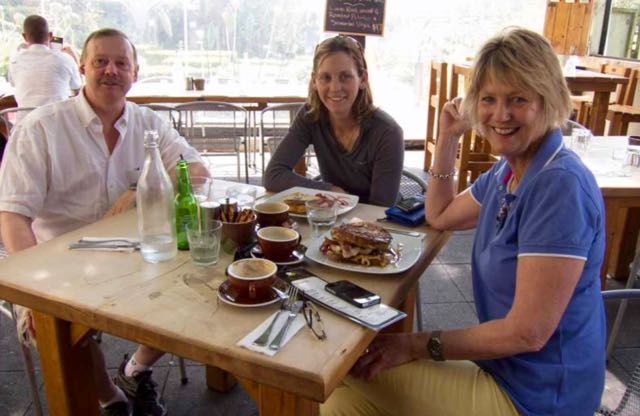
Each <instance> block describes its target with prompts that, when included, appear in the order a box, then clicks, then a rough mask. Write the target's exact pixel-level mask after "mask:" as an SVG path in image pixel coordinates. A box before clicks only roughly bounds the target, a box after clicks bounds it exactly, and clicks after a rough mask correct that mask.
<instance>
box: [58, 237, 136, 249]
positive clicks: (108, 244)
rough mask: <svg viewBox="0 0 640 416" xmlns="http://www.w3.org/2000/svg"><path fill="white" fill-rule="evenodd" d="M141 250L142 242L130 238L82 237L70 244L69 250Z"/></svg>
mask: <svg viewBox="0 0 640 416" xmlns="http://www.w3.org/2000/svg"><path fill="white" fill-rule="evenodd" d="M139 248H140V242H139V241H138V240H137V239H135V238H128V237H82V238H81V239H80V240H78V242H77V243H71V244H69V250H90V251H124V252H133V251H135V250H137V249H139Z"/></svg>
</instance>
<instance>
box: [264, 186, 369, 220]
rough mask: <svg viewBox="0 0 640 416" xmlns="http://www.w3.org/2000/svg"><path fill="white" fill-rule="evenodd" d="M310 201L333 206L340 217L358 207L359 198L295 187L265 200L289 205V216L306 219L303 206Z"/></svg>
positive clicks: (305, 211) (305, 210)
mask: <svg viewBox="0 0 640 416" xmlns="http://www.w3.org/2000/svg"><path fill="white" fill-rule="evenodd" d="M311 200H317V201H319V202H320V203H322V204H326V205H327V206H332V205H335V206H336V207H337V208H336V213H337V214H338V215H342V214H344V213H347V212H349V211H351V210H352V209H353V208H355V206H356V205H358V200H359V198H358V196H357V195H350V194H343V193H340V192H330V191H321V190H318V189H311V188H304V187H302V186H295V187H293V188H290V189H287V190H286V191H282V192H279V193H277V194H275V195H272V196H271V197H270V198H268V199H267V201H269V202H284V203H285V204H287V205H289V215H290V216H292V217H300V218H306V217H307V209H306V207H305V205H304V204H305V203H306V202H307V201H311Z"/></svg>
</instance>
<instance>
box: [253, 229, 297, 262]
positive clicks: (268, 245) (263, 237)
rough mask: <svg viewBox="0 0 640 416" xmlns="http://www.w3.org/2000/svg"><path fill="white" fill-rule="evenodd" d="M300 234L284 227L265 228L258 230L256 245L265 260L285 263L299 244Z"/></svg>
mask: <svg viewBox="0 0 640 416" xmlns="http://www.w3.org/2000/svg"><path fill="white" fill-rule="evenodd" d="M300 239H301V238H300V233H298V232H297V231H296V230H292V229H291V228H286V227H265V228H261V229H259V230H258V243H259V244H260V248H261V249H262V255H263V257H264V258H265V259H269V260H271V261H276V262H285V261H287V260H289V259H290V258H291V255H292V254H293V251H294V250H295V249H296V247H298V244H300Z"/></svg>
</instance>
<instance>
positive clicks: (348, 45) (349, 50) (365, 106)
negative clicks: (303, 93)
mask: <svg viewBox="0 0 640 416" xmlns="http://www.w3.org/2000/svg"><path fill="white" fill-rule="evenodd" d="M337 52H344V53H346V54H347V55H349V56H350V57H351V59H353V62H354V63H355V64H356V71H357V72H358V76H359V77H362V76H363V75H364V74H365V72H366V71H367V61H366V60H365V59H364V51H363V50H362V45H360V43H359V42H358V41H357V40H355V39H354V38H352V37H349V36H342V35H338V36H334V37H332V38H329V39H325V40H324V41H322V42H321V43H319V44H318V46H316V50H315V52H314V54H313V72H312V74H311V79H310V80H309V95H308V96H307V104H308V105H309V111H308V112H307V116H308V117H309V118H310V119H311V120H312V121H318V120H319V119H320V113H321V112H322V111H327V109H326V108H325V106H324V104H322V101H320V97H319V96H318V91H316V89H315V88H314V85H313V83H314V81H313V80H314V78H315V75H316V74H317V72H318V67H320V64H321V63H322V61H323V60H324V59H325V58H326V57H327V56H329V55H331V54H333V53H337ZM351 110H352V112H353V116H354V117H355V118H356V120H358V122H360V121H362V120H363V119H364V118H365V117H367V116H368V115H370V114H371V113H372V112H373V111H374V110H375V107H374V106H373V96H372V95H371V87H370V86H369V82H363V83H362V85H361V88H360V90H359V91H358V95H357V96H356V100H355V101H354V103H353V107H352V108H351Z"/></svg>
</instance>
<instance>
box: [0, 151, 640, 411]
mask: <svg viewBox="0 0 640 416" xmlns="http://www.w3.org/2000/svg"><path fill="white" fill-rule="evenodd" d="M422 154H423V153H422V152H407V156H406V159H405V165H406V166H408V167H411V168H413V169H412V170H413V171H414V172H416V173H418V172H421V169H420V168H419V166H420V165H421V162H422ZM215 163H216V165H215V166H213V167H212V171H213V173H214V175H216V177H222V176H227V177H232V176H233V175H234V167H233V166H231V165H229V168H228V169H227V167H226V165H225V164H224V163H221V162H220V158H216V161H215ZM227 170H228V172H227ZM259 181H260V175H259V173H258V172H255V171H254V172H253V174H252V177H251V182H255V183H259ZM473 237H474V232H473V231H465V232H456V233H453V235H452V236H451V238H450V240H449V241H448V243H447V244H446V245H445V246H444V248H443V249H442V251H441V252H440V254H439V255H438V257H437V259H436V260H434V262H433V263H432V265H431V266H430V267H429V268H428V269H427V270H426V272H425V273H424V274H423V275H422V277H421V279H420V299H421V306H422V308H421V309H422V316H420V317H418V319H419V320H420V321H421V322H422V325H423V328H425V329H435V328H440V329H447V328H457V327H463V326H468V325H472V324H474V323H476V322H477V317H476V313H475V308H474V305H473V289H472V285H471V266H470V253H471V248H472V244H473ZM622 286H623V283H621V282H616V281H611V282H608V288H620V287H622ZM637 286H638V285H637ZM606 307H607V316H608V320H609V324H611V322H612V320H613V317H614V316H615V312H616V310H617V309H616V308H617V303H616V302H610V303H608V304H607V305H606ZM324 313H329V312H324ZM638 316H640V302H635V303H633V302H631V303H630V304H629V308H628V309H627V312H626V315H625V319H624V322H623V324H622V330H621V332H620V333H619V335H618V338H617V343H616V345H617V347H616V349H615V350H614V352H613V354H612V357H611V359H610V360H609V363H608V372H607V389H606V392H605V402H606V403H607V404H608V405H610V406H614V407H615V405H616V404H617V403H618V401H619V399H620V397H621V395H622V393H623V391H624V383H626V382H627V381H628V380H629V377H630V375H631V373H632V371H633V369H634V368H635V367H636V365H638V363H640V321H639V320H638V319H637V317H638ZM328 336H331V330H330V328H329V329H328ZM102 348H103V351H104V352H105V355H106V360H107V365H108V367H109V369H110V370H111V371H112V372H113V373H114V374H115V371H116V369H117V367H118V366H119V364H120V363H121V361H122V360H123V356H124V354H126V353H132V352H133V351H134V350H135V345H134V344H133V343H131V342H128V341H125V340H122V339H118V338H115V337H112V336H109V335H107V334H104V336H103V338H102ZM282 353H286V350H285V351H283V352H282ZM34 357H36V365H37V377H38V380H39V384H40V397H41V400H42V401H43V403H44V407H45V413H46V398H45V392H44V387H43V385H42V379H41V374H40V370H39V366H38V363H37V354H35V353H34ZM187 375H188V377H189V381H188V383H187V384H186V385H182V384H181V382H180V373H179V368H178V358H177V357H175V356H172V355H169V354H167V355H166V356H165V357H163V359H162V360H161V361H159V362H158V364H157V365H156V366H154V379H155V380H156V381H157V382H158V384H159V390H160V391H161V393H162V397H163V399H164V400H165V402H166V404H167V407H168V410H169V414H170V415H173V416H174V415H234V416H244V415H257V414H258V411H257V409H256V407H255V404H254V403H253V401H252V400H251V399H250V398H249V396H248V395H247V394H246V393H245V391H244V390H243V389H242V388H241V387H239V386H236V387H234V388H233V389H232V390H231V391H230V392H229V393H226V394H220V393H216V392H213V391H210V390H208V389H207V386H206V381H205V371H204V366H203V365H201V364H198V363H194V362H190V361H188V360H187ZM0 397H2V400H1V401H0V415H8V416H18V415H33V414H35V413H34V409H33V403H32V401H31V398H30V394H29V388H28V384H27V379H26V377H25V375H24V373H23V365H22V360H21V358H20V351H19V348H18V343H17V339H16V333H15V329H14V326H13V323H12V322H10V321H9V320H7V319H6V318H5V317H4V316H0Z"/></svg>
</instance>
